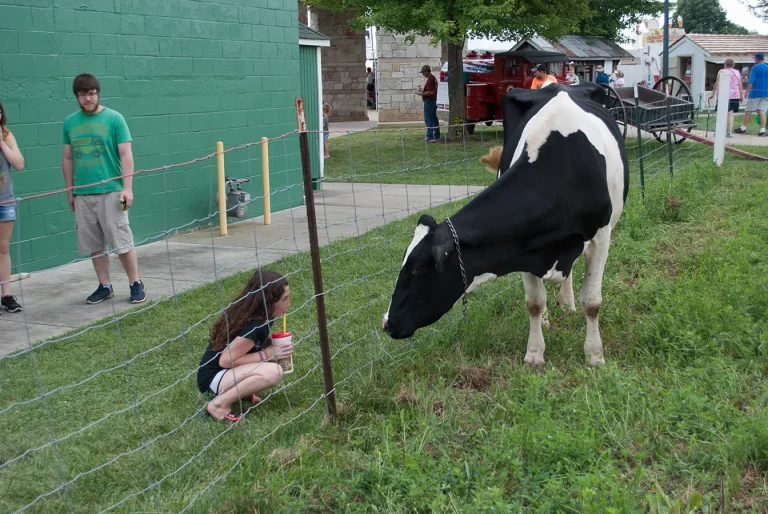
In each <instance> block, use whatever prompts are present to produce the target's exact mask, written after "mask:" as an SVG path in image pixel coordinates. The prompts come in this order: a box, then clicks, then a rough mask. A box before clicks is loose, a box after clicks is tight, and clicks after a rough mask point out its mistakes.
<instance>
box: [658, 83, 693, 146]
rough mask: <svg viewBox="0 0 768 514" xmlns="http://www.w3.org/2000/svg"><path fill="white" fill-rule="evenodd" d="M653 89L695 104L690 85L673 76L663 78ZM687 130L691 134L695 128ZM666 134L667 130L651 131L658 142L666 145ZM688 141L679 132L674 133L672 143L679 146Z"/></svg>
mask: <svg viewBox="0 0 768 514" xmlns="http://www.w3.org/2000/svg"><path fill="white" fill-rule="evenodd" d="M652 89H653V90H655V91H659V92H661V93H664V94H665V95H667V96H674V97H676V98H679V99H680V100H685V101H686V102H691V103H693V95H691V90H690V89H689V88H688V85H687V84H686V83H685V82H683V81H682V80H680V79H679V78H677V77H673V76H671V75H670V76H668V77H662V78H660V79H659V80H657V81H656V83H655V84H654V85H653V88H652ZM691 122H693V119H691ZM685 130H687V132H690V131H691V130H693V126H689V127H687V129H685ZM666 132H667V131H666V130H658V131H656V132H654V131H651V134H653V137H655V138H656V141H658V142H659V143H666V142H667V136H666V134H665V133H666ZM686 139H688V138H687V137H685V136H683V135H680V134H678V133H677V132H672V142H673V143H674V144H676V145H679V144H680V143H682V142H683V141H685V140H686Z"/></svg>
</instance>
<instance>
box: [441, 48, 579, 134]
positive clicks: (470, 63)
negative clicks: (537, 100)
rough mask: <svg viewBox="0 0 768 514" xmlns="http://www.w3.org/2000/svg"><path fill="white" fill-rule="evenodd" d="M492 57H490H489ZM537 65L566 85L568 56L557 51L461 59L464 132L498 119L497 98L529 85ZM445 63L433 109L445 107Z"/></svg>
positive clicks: (446, 89)
mask: <svg viewBox="0 0 768 514" xmlns="http://www.w3.org/2000/svg"><path fill="white" fill-rule="evenodd" d="M491 57H492V58H491ZM537 64H543V65H544V66H546V67H547V72H548V73H549V74H550V75H553V76H554V77H555V78H556V79H557V82H558V84H564V85H567V84H568V82H567V81H566V78H565V76H566V73H567V72H568V68H567V65H568V57H566V55H565V54H562V53H559V52H543V51H537V50H515V51H506V52H497V53H495V54H490V53H489V52H488V53H486V54H483V55H478V54H476V53H469V54H467V57H466V58H465V59H464V73H466V77H464V80H465V81H468V83H467V84H466V88H465V91H466V99H465V101H466V117H467V123H470V124H471V125H467V131H468V132H469V133H470V134H472V133H473V132H474V130H475V126H474V123H477V122H483V121H484V122H486V123H487V124H488V125H490V124H491V122H492V120H496V119H499V120H500V119H501V118H502V111H501V99H502V98H503V97H504V95H505V94H506V92H507V91H509V90H510V89H513V88H525V89H529V88H530V87H531V82H532V81H533V78H534V76H533V72H532V71H531V68H533V67H534V66H536V65H537ZM447 75H448V64H447V63H446V64H444V65H443V68H442V69H441V70H440V83H439V84H438V97H437V108H438V110H441V111H447V110H448V84H447V82H446V79H447Z"/></svg>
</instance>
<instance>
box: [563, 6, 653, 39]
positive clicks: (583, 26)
mask: <svg viewBox="0 0 768 514" xmlns="http://www.w3.org/2000/svg"><path fill="white" fill-rule="evenodd" d="M588 5H589V10H590V13H589V14H588V15H587V16H585V17H584V18H583V19H582V20H581V22H580V23H579V28H578V33H577V34H578V35H581V36H601V37H607V38H608V39H610V40H611V41H614V42H616V43H624V42H626V39H627V38H625V37H624V36H623V35H622V32H623V31H624V29H626V28H627V27H630V26H632V25H637V24H638V23H640V22H641V21H642V20H643V19H645V18H647V17H656V16H658V15H660V14H661V13H662V11H663V10H664V3H663V2H662V1H658V0H590V1H589V4H588Z"/></svg>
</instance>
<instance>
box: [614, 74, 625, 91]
mask: <svg viewBox="0 0 768 514" xmlns="http://www.w3.org/2000/svg"><path fill="white" fill-rule="evenodd" d="M613 86H614V87H624V72H623V71H621V70H616V80H614V81H613Z"/></svg>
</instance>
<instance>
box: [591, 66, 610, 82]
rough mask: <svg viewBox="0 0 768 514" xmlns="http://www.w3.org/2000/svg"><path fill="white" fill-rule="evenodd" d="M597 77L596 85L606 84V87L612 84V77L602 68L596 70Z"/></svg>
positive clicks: (598, 67)
mask: <svg viewBox="0 0 768 514" xmlns="http://www.w3.org/2000/svg"><path fill="white" fill-rule="evenodd" d="M595 71H596V72H597V77H595V84H605V85H606V86H607V85H609V84H610V83H611V77H610V76H609V75H608V74H607V73H606V72H605V70H604V69H603V67H602V66H597V67H596V68H595Z"/></svg>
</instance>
